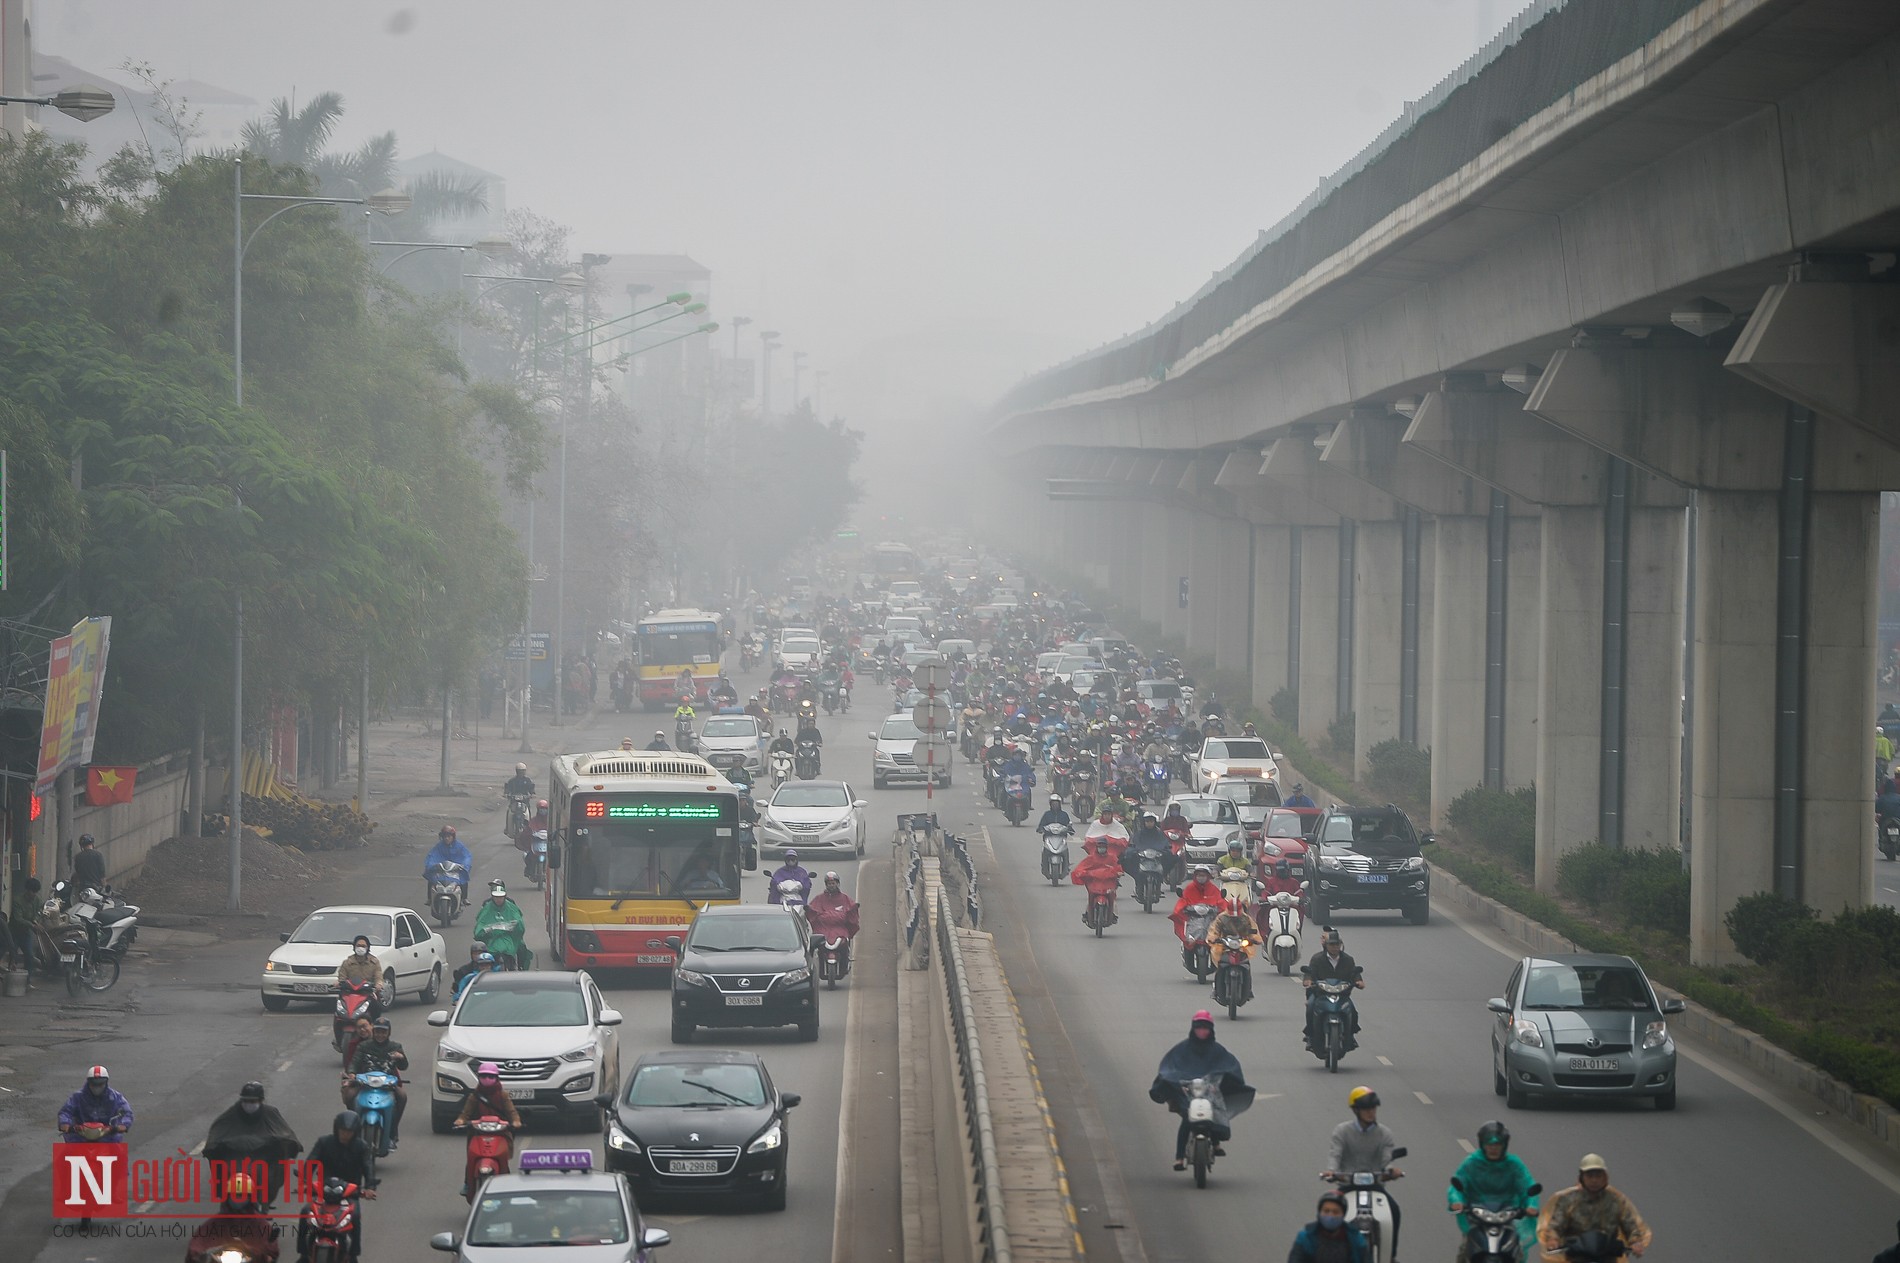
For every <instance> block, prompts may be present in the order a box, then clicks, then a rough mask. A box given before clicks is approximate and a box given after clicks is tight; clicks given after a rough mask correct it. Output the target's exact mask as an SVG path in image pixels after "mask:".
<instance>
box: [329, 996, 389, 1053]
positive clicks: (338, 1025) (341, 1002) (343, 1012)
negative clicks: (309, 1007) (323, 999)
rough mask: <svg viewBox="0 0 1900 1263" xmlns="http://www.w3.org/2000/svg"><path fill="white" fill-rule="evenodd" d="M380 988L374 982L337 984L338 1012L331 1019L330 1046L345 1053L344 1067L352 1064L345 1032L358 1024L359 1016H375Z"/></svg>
mask: <svg viewBox="0 0 1900 1263" xmlns="http://www.w3.org/2000/svg"><path fill="white" fill-rule="evenodd" d="M378 990H379V988H378V986H377V984H376V983H373V982H339V983H337V984H336V1013H335V1015H334V1016H333V1017H332V1018H331V1019H330V1046H331V1047H332V1048H334V1049H336V1050H337V1051H338V1052H340V1053H343V1054H344V1057H343V1067H344V1069H346V1070H347V1069H348V1068H349V1065H350V1058H349V1051H350V1050H349V1049H348V1047H347V1045H348V1043H349V1040H348V1039H347V1038H346V1037H345V1034H344V1033H345V1032H346V1031H349V1030H350V1029H352V1028H353V1027H354V1026H355V1025H356V1019H357V1018H359V1017H367V1018H372V1019H373V1018H374V1017H375V1016H376V1012H377V1006H376V992H377V991H378Z"/></svg>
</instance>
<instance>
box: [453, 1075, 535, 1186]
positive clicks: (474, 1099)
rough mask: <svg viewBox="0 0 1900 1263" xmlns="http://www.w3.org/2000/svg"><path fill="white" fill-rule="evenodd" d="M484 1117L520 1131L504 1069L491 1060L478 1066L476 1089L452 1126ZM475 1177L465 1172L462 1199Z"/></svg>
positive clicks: (455, 1126)
mask: <svg viewBox="0 0 1900 1263" xmlns="http://www.w3.org/2000/svg"><path fill="white" fill-rule="evenodd" d="M483 1115H488V1116H489V1117H491V1118H499V1119H501V1120H502V1121H503V1122H505V1123H507V1124H508V1125H509V1126H510V1127H512V1128H514V1129H515V1130H516V1131H520V1130H521V1111H520V1110H518V1109H516V1108H515V1103H514V1101H513V1100H512V1099H511V1098H510V1097H509V1096H508V1092H507V1089H505V1088H503V1087H502V1086H501V1067H499V1066H497V1065H496V1064H495V1063H494V1062H492V1061H484V1062H482V1063H481V1064H480V1065H479V1066H476V1067H475V1090H474V1091H473V1092H470V1093H469V1094H468V1095H467V1096H465V1097H463V1098H462V1108H461V1110H460V1111H459V1112H458V1113H457V1114H456V1115H455V1121H454V1122H453V1123H452V1124H450V1126H451V1127H454V1128H458V1129H459V1128H462V1127H466V1126H468V1125H469V1124H470V1123H472V1122H474V1121H475V1120H476V1119H478V1118H480V1117H482V1116H483ZM473 1178H474V1175H473V1172H472V1171H470V1170H468V1169H464V1170H463V1172H462V1196H463V1197H467V1196H468V1189H469V1183H470V1181H471V1180H472V1179H473Z"/></svg>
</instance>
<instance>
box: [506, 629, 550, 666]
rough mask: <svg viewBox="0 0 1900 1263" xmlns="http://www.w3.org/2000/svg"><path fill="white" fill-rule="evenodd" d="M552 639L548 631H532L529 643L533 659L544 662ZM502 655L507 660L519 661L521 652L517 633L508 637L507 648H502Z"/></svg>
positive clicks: (519, 637)
mask: <svg viewBox="0 0 1900 1263" xmlns="http://www.w3.org/2000/svg"><path fill="white" fill-rule="evenodd" d="M553 640H554V637H553V635H552V634H551V633H549V632H534V633H532V635H531V639H530V641H529V644H530V645H532V646H533V649H532V653H533V659H534V661H536V662H546V661H547V660H548V648H549V646H550V645H551V644H552V642H553ZM502 656H503V657H504V658H506V659H507V660H508V661H509V662H519V661H521V659H522V656H523V654H522V645H521V636H520V634H519V633H517V634H515V635H513V636H510V637H509V638H508V645H507V648H506V649H504V650H503V652H502Z"/></svg>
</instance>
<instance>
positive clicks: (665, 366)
mask: <svg viewBox="0 0 1900 1263" xmlns="http://www.w3.org/2000/svg"><path fill="white" fill-rule="evenodd" d="M593 281H594V295H595V302H596V303H598V304H599V306H600V311H601V319H603V320H610V319H612V318H613V317H615V316H625V315H630V314H631V313H632V312H634V311H637V310H639V309H641V308H644V307H653V306H656V305H658V304H661V303H664V302H665V301H666V298H667V296H668V295H669V294H686V295H688V299H687V303H688V304H691V303H704V304H705V305H706V310H705V311H704V312H701V313H697V314H690V315H689V314H681V315H677V316H673V318H672V319H667V317H668V316H672V315H673V313H674V312H676V311H678V310H679V308H677V307H662V308H661V309H660V310H658V311H652V312H648V313H646V314H645V315H642V316H639V317H637V318H635V319H632V320H629V321H627V322H626V325H624V326H621V328H631V327H633V326H639V325H653V326H654V327H653V328H649V329H642V330H640V331H639V332H632V333H629V334H628V335H627V336H626V337H624V338H616V339H614V340H613V341H612V342H611V343H607V344H605V345H602V346H601V347H600V348H599V349H598V350H596V351H595V353H594V360H595V363H597V364H610V363H614V362H615V361H618V363H617V364H615V367H616V368H618V369H620V370H622V371H621V372H620V373H619V374H617V375H609V377H608V379H607V380H608V382H609V384H610V385H612V386H613V388H614V389H615V390H616V391H617V392H618V393H619V394H620V395H621V396H622V397H623V398H625V399H626V400H627V402H628V403H630V404H632V405H633V406H634V407H635V408H636V409H638V410H640V411H641V412H644V413H646V414H647V415H649V416H651V417H653V418H655V419H656V420H672V421H682V422H688V421H690V422H693V423H703V422H704V421H705V419H706V416H707V411H706V410H707V404H708V400H709V398H710V395H711V376H710V375H711V372H712V348H711V345H710V343H711V339H712V338H714V337H717V336H718V335H717V334H712V335H707V334H698V335H695V336H693V337H689V338H682V339H680V340H679V341H677V342H668V340H669V339H672V338H676V337H678V336H679V335H680V334H683V333H686V332H688V331H690V330H692V329H694V328H697V327H698V326H699V325H702V324H705V323H706V322H707V321H710V320H717V319H718V314H717V313H716V312H715V311H714V310H713V305H712V272H711V270H710V269H708V268H707V267H706V266H705V265H704V264H702V263H699V262H697V261H696V260H694V259H692V258H691V257H689V256H687V255H684V254H615V255H612V256H610V258H609V260H608V262H606V263H603V264H600V265H598V266H596V267H595V268H594V269H593ZM662 322H663V323H662ZM663 342H665V343H668V344H667V345H664V346H662V345H660V344H661V343H663Z"/></svg>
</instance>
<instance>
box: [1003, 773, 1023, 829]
mask: <svg viewBox="0 0 1900 1263" xmlns="http://www.w3.org/2000/svg"><path fill="white" fill-rule="evenodd" d="M1010 782H1011V783H1010V784H1008V785H1006V786H1004V788H1003V816H1004V818H1006V819H1007V820H1008V821H1009V823H1010V825H1011V826H1012V827H1014V826H1016V825H1020V824H1021V823H1022V822H1023V821H1025V820H1027V819H1028V818H1029V786H1028V785H1027V784H1025V783H1024V782H1023V780H1022V778H1020V777H1011V778H1010Z"/></svg>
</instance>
